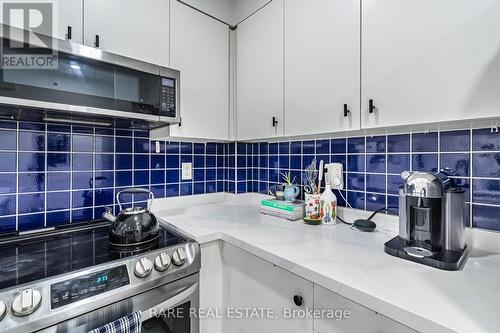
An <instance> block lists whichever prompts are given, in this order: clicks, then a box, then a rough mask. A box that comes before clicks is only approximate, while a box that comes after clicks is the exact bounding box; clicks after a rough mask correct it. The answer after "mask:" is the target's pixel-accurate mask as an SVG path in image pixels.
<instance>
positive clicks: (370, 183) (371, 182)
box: [366, 174, 385, 193]
mask: <svg viewBox="0 0 500 333" xmlns="http://www.w3.org/2000/svg"><path fill="white" fill-rule="evenodd" d="M366 191H367V192H375V193H385V175H375V174H367V175H366Z"/></svg>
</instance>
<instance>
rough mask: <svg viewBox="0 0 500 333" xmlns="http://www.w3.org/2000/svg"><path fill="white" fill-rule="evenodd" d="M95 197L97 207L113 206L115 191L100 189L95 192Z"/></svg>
mask: <svg viewBox="0 0 500 333" xmlns="http://www.w3.org/2000/svg"><path fill="white" fill-rule="evenodd" d="M94 197H95V199H94V200H95V205H96V206H105V205H112V204H113V201H114V195H113V189H105V190H103V189H98V190H96V191H95V194H94Z"/></svg>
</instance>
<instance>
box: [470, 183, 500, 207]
mask: <svg viewBox="0 0 500 333" xmlns="http://www.w3.org/2000/svg"><path fill="white" fill-rule="evenodd" d="M472 184H473V188H472V201H473V202H477V203H485V204H491V205H499V206H500V195H499V193H500V180H498V179H473V180H472Z"/></svg>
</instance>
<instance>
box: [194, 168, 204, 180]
mask: <svg viewBox="0 0 500 333" xmlns="http://www.w3.org/2000/svg"><path fill="white" fill-rule="evenodd" d="M193 180H194V181H195V182H202V181H204V180H205V169H194V170H193Z"/></svg>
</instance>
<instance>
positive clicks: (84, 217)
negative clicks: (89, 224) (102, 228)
mask: <svg viewBox="0 0 500 333" xmlns="http://www.w3.org/2000/svg"><path fill="white" fill-rule="evenodd" d="M93 214H94V210H93V209H92V208H86V209H75V210H72V211H71V220H72V221H73V223H76V222H84V221H85V222H86V221H89V220H91V219H93Z"/></svg>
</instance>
